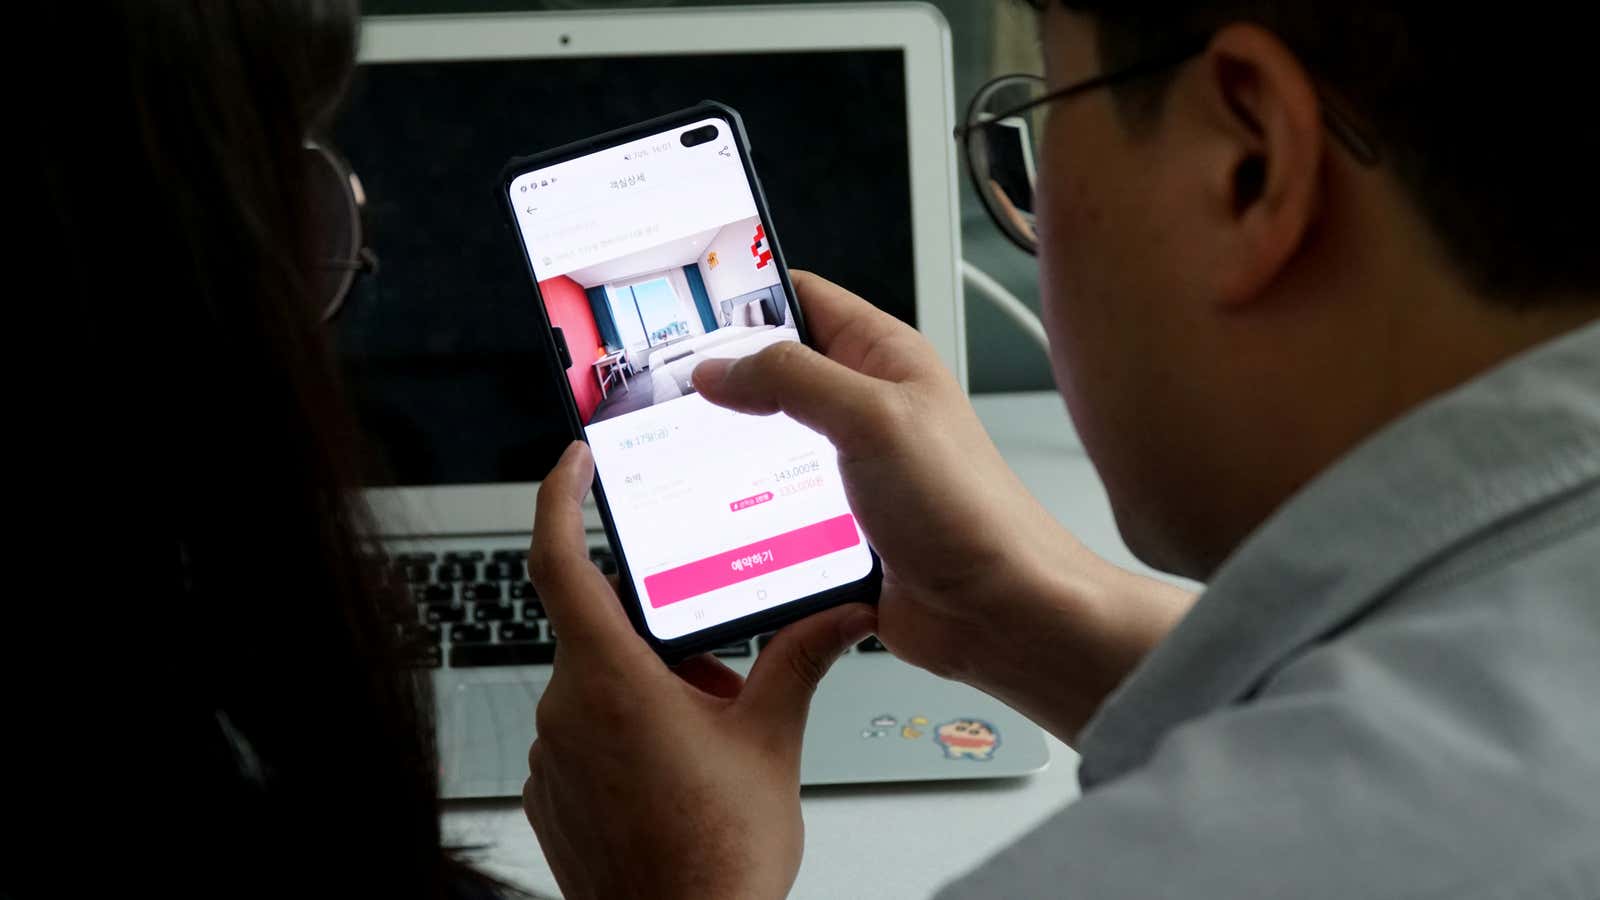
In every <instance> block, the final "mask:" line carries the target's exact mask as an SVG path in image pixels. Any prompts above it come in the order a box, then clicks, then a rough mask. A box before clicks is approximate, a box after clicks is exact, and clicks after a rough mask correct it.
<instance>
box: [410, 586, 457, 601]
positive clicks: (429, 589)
mask: <svg viewBox="0 0 1600 900" xmlns="http://www.w3.org/2000/svg"><path fill="white" fill-rule="evenodd" d="M412 593H413V594H414V596H415V597H416V599H417V602H418V603H445V604H448V603H452V602H454V601H455V599H456V589H455V586H454V585H449V584H424V585H420V586H418V587H417V588H416V589H414V590H413V592H412Z"/></svg>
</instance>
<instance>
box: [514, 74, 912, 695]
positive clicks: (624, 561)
mask: <svg viewBox="0 0 1600 900" xmlns="http://www.w3.org/2000/svg"><path fill="white" fill-rule="evenodd" d="M706 118H718V119H721V120H723V121H724V122H726V123H727V124H728V126H729V128H730V129H731V130H732V132H733V134H734V138H735V144H736V146H737V147H738V150H739V160H740V162H741V163H742V164H743V166H744V173H745V179H746V181H747V182H749V185H750V191H751V193H752V194H754V195H755V201H756V215H758V216H759V217H760V218H761V223H762V226H763V227H764V228H765V229H766V235H767V243H768V245H769V246H770V247H771V249H772V258H773V261H774V262H776V263H777V264H778V279H779V283H780V284H782V286H783V290H784V292H785V294H786V295H787V299H788V303H789V314H790V315H791V316H792V317H793V320H794V324H795V327H796V329H797V330H798V331H799V332H800V340H801V341H803V342H804V343H805V344H806V345H807V346H813V345H812V343H811V334H810V332H809V330H808V329H807V328H806V323H805V314H804V312H803V311H802V310H801V309H800V303H799V298H798V297H797V296H796V294H795V290H794V285H793V284H792V283H791V282H790V280H789V266H788V263H787V262H785V260H784V256H783V250H782V247H781V245H780V244H779V241H778V236H777V231H776V230H775V229H774V228H773V227H772V216H771V214H770V213H769V212H768V211H767V197H766V192H765V190H764V189H763V188H762V186H761V179H760V178H759V177H757V175H756V172H755V167H754V166H753V165H752V163H751V161H750V140H749V137H748V136H747V135H746V133H745V129H744V120H743V119H741V118H740V117H739V113H738V112H736V111H735V110H734V109H733V108H732V107H730V106H728V105H726V104H723V103H718V102H716V101H714V100H705V101H702V102H701V103H699V104H697V105H695V106H691V107H689V108H687V109H682V110H679V111H677V112H673V113H668V114H667V115H664V116H658V117H657V118H654V119H650V120H647V121H644V122H640V123H638V124H635V125H629V126H627V127H625V128H618V129H616V130H614V131H608V132H606V133H604V134H599V135H595V136H594V137H591V138H586V139H584V140H581V141H575V142H573V143H570V144H566V145H565V146H561V147H557V148H555V149H553V150H547V151H544V152H543V153H535V154H533V155H531V156H520V157H516V158H514V159H512V160H511V161H509V162H507V163H506V165H505V167H504V168H503V169H501V171H500V180H499V185H498V188H497V189H498V191H499V195H500V203H501V206H502V208H503V209H504V210H505V212H506V215H507V217H508V218H507V221H508V223H509V225H510V227H511V233H512V235H513V236H514V237H515V238H516V241H517V247H518V248H519V252H520V253H521V255H522V261H523V264H524V265H525V266H526V267H527V272H528V282H529V284H531V285H532V286H533V299H534V306H535V308H536V310H537V313H538V316H539V321H540V323H542V325H543V331H544V338H545V343H546V348H547V350H548V351H549V353H548V355H549V358H550V360H551V366H552V369H551V373H550V374H551V377H552V378H553V379H554V381H555V383H556V384H558V385H559V386H560V390H561V393H562V396H563V397H564V398H565V399H566V412H567V423H568V426H569V428H570V430H571V433H572V436H573V438H574V439H576V440H585V439H586V438H585V435H584V431H583V422H582V418H581V417H580V416H579V414H578V403H577V400H576V399H575V398H574V397H573V394H572V386H571V385H570V384H568V383H567V377H566V372H565V371H564V370H562V369H559V368H556V366H559V363H558V362H556V360H557V353H558V348H557V346H556V337H555V332H554V331H553V330H552V328H551V325H550V318H549V315H548V314H547V313H546V311H545V306H544V296H543V295H542V294H541V293H540V291H539V279H538V276H537V275H536V274H535V272H534V268H533V260H532V259H531V258H529V256H528V253H527V247H526V243H525V242H524V241H523V240H522V235H521V232H520V230H519V228H518V225H517V211H516V205H515V204H514V203H513V202H512V199H511V192H510V187H511V182H512V181H513V180H515V179H516V177H517V176H519V175H521V174H523V173H524V172H527V171H529V170H532V169H540V168H543V167H545V166H549V165H553V164H555V163H559V162H565V161H566V160H569V159H575V158H577V157H580V156H587V155H588V154H591V153H594V152H596V151H599V150H604V149H607V148H608V147H614V146H616V145H618V144H625V143H627V142H629V141H632V140H635V139H637V138H640V137H645V136H648V135H650V134H656V133H659V132H662V131H666V130H668V129H670V128H673V127H674V126H677V125H686V124H689V123H691V122H696V121H699V120H701V119H706ZM593 490H594V497H595V504H596V505H597V506H598V507H599V509H600V519H601V522H602V523H603V524H604V526H605V530H606V539H607V540H608V541H610V542H611V547H612V549H613V551H614V552H615V554H616V557H617V566H618V582H619V584H618V593H619V594H620V595H621V597H622V602H623V606H624V607H625V608H626V609H627V613H628V619H629V620H630V621H632V622H633V627H634V630H635V631H637V632H638V633H639V635H640V636H641V637H643V638H644V639H645V641H646V642H647V643H649V645H650V647H651V649H653V650H654V651H655V652H656V653H657V654H658V655H659V656H660V657H661V658H662V659H664V660H666V661H667V662H668V663H676V662H680V661H682V660H684V659H687V658H689V657H691V656H694V655H696V654H699V653H704V652H706V651H709V650H713V649H715V648H717V647H721V646H724V645H727V644H730V643H732V642H734V641H738V640H741V639H747V638H750V637H752V636H754V635H757V634H762V633H764V632H768V631H772V630H775V629H777V628H781V627H782V626H784V625H787V624H789V623H790V622H794V621H796V620H798V619H803V618H805V617H806V616H809V615H811V614H812V613H815V612H818V611H820V610H824V609H827V608H829V607H832V606H838V605H840V604H842V603H850V602H865V603H876V602H877V601H878V594H879V591H880V589H881V586H882V582H883V563H882V561H881V560H879V558H878V554H877V551H875V550H872V549H871V547H870V545H869V547H868V550H869V552H871V554H872V570H871V571H870V572H868V573H867V575H866V576H865V577H864V578H862V579H861V580H859V581H855V582H852V583H850V584H846V585H841V586H839V587H836V588H832V589H830V590H827V591H823V592H822V593H819V594H813V595H811V596H810V597H804V598H801V599H799V600H795V601H792V602H790V603H785V604H783V605H782V606H777V607H774V608H772V609H769V610H765V611H763V612H759V613H755V614H753V615H749V616H745V617H743V618H739V619H734V620H733V621H731V622H725V623H723V624H721V625H714V626H712V627H710V628H707V629H705V630H703V631H696V632H693V633H691V634H688V635H685V636H683V637H681V638H674V639H672V640H661V639H660V638H657V637H656V636H655V635H653V634H651V633H650V629H649V627H648V626H647V625H646V624H645V618H644V610H643V607H642V605H641V602H640V599H639V596H638V594H637V593H636V592H635V590H634V585H633V577H632V575H631V574H630V570H629V565H628V556H627V548H625V547H623V546H622V543H621V541H619V540H618V539H617V530H616V526H615V524H614V523H613V521H612V517H611V506H610V503H609V501H608V500H607V498H606V493H605V488H604V486H603V485H602V484H601V483H600V475H599V472H598V471H596V473H595V479H594V485H593Z"/></svg>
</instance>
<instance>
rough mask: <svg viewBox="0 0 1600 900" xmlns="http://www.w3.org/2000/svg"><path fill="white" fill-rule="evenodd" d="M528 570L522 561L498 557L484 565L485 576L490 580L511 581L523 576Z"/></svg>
mask: <svg viewBox="0 0 1600 900" xmlns="http://www.w3.org/2000/svg"><path fill="white" fill-rule="evenodd" d="M526 571H527V568H526V567H525V566H524V565H523V564H522V563H521V562H520V561H519V562H512V561H510V560H504V559H497V560H495V561H494V562H492V563H489V564H488V565H486V566H484V567H483V577H484V578H487V579H488V580H490V581H510V580H511V579H513V578H521V577H522V576H523V575H524V574H525V573H526Z"/></svg>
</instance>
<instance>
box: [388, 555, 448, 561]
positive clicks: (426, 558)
mask: <svg viewBox="0 0 1600 900" xmlns="http://www.w3.org/2000/svg"><path fill="white" fill-rule="evenodd" d="M438 558H439V554H437V553H396V554H395V555H394V561H395V562H398V563H431V562H434V561H435V560H437V559H438Z"/></svg>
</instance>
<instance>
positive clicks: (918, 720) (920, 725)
mask: <svg viewBox="0 0 1600 900" xmlns="http://www.w3.org/2000/svg"><path fill="white" fill-rule="evenodd" d="M927 727H928V717H927V716H912V717H911V718H909V719H907V720H906V727H904V728H902V729H900V736H901V737H903V738H905V739H906V740H908V741H914V740H916V739H917V738H919V737H922V729H924V728H927Z"/></svg>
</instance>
